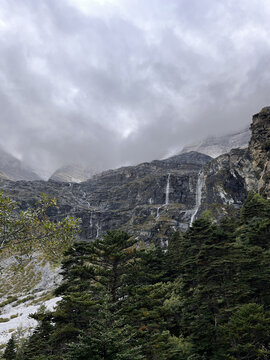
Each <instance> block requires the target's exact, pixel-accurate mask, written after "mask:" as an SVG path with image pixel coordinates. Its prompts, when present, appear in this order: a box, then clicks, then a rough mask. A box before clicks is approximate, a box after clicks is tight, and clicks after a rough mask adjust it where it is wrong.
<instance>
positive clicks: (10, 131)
mask: <svg viewBox="0 0 270 360" xmlns="http://www.w3.org/2000/svg"><path fill="white" fill-rule="evenodd" d="M269 18H270V4H269V1H266V0H265V1H264V0H256V1H255V0H250V1H248V2H247V1H244V0H239V1H237V2H235V1H230V0H227V1H225V0H224V1H222V2H218V1H216V0H205V1H199V0H167V1H164V0H147V1H145V0H107V1H106V0H57V1H55V0H39V1H36V0H20V1H18V0H1V2H0V79H1V81H0V109H1V117H0V145H1V147H2V148H3V149H5V150H6V151H7V152H10V153H11V154H13V155H14V156H16V157H18V158H19V159H20V160H22V161H24V162H25V163H27V164H28V165H30V166H31V167H32V168H33V169H34V170H36V171H37V172H39V173H42V174H44V173H46V174H48V175H49V174H50V173H52V172H53V171H54V170H55V169H56V168H58V167H60V166H62V165H65V164H69V163H80V164H83V165H85V166H88V167H90V168H93V169H98V170H102V169H107V168H114V167H117V166H121V165H127V164H136V163H139V162H142V161H149V160H153V159H158V158H162V157H164V156H166V154H169V153H172V152H173V151H177V150H181V148H182V147H183V146H185V145H187V144H191V143H193V142H196V141H198V140H200V139H202V138H205V137H207V136H212V135H221V134H227V133H230V132H233V131H238V130H240V129H244V128H245V127H247V126H248V125H249V123H250V122H251V117H252V114H254V113H256V112H258V111H259V110H260V109H261V108H262V107H264V106H266V105H269V93H270V23H269Z"/></svg>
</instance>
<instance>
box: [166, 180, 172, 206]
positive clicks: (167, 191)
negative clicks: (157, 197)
mask: <svg viewBox="0 0 270 360" xmlns="http://www.w3.org/2000/svg"><path fill="white" fill-rule="evenodd" d="M170 176H171V174H168V178H167V185H166V192H165V194H166V196H165V205H169V194H170Z"/></svg>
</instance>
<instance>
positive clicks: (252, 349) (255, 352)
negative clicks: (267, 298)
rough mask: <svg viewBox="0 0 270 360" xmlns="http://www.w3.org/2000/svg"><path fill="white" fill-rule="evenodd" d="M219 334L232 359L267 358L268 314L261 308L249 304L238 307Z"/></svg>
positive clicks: (269, 329) (269, 319)
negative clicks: (225, 343) (225, 342)
mask: <svg viewBox="0 0 270 360" xmlns="http://www.w3.org/2000/svg"><path fill="white" fill-rule="evenodd" d="M221 332H222V335H223V336H224V340H225V341H227V342H228V345H229V349H228V353H229V354H230V355H231V356H232V357H231V358H232V359H234V358H236V359H238V360H242V359H243V360H244V359H254V360H255V359H268V358H269V356H270V349H269V343H270V314H269V312H265V311H264V309H263V306H260V305H258V304H254V303H250V304H244V305H242V306H240V307H238V309H237V311H235V312H234V313H233V314H232V316H231V318H230V319H229V321H228V323H227V324H225V325H224V326H222V327H221Z"/></svg>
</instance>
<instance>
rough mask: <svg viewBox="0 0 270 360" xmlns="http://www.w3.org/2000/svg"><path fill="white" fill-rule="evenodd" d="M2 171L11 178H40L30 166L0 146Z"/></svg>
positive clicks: (0, 169)
mask: <svg viewBox="0 0 270 360" xmlns="http://www.w3.org/2000/svg"><path fill="white" fill-rule="evenodd" d="M0 171H1V172H2V173H4V174H5V176H6V177H8V178H9V179H11V180H14V181H16V180H29V181H32V180H40V177H39V176H38V175H37V174H36V173H35V172H34V171H32V170H31V169H30V168H29V167H28V166H26V165H25V164H23V163H22V162H21V161H20V160H18V159H16V158H15V157H14V156H12V155H11V154H8V153H7V152H5V151H4V150H3V149H1V148H0Z"/></svg>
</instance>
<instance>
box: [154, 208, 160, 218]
mask: <svg viewBox="0 0 270 360" xmlns="http://www.w3.org/2000/svg"><path fill="white" fill-rule="evenodd" d="M160 208H161V206H159V207H158V208H157V215H156V217H155V219H156V220H158V218H159V209H160Z"/></svg>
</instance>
